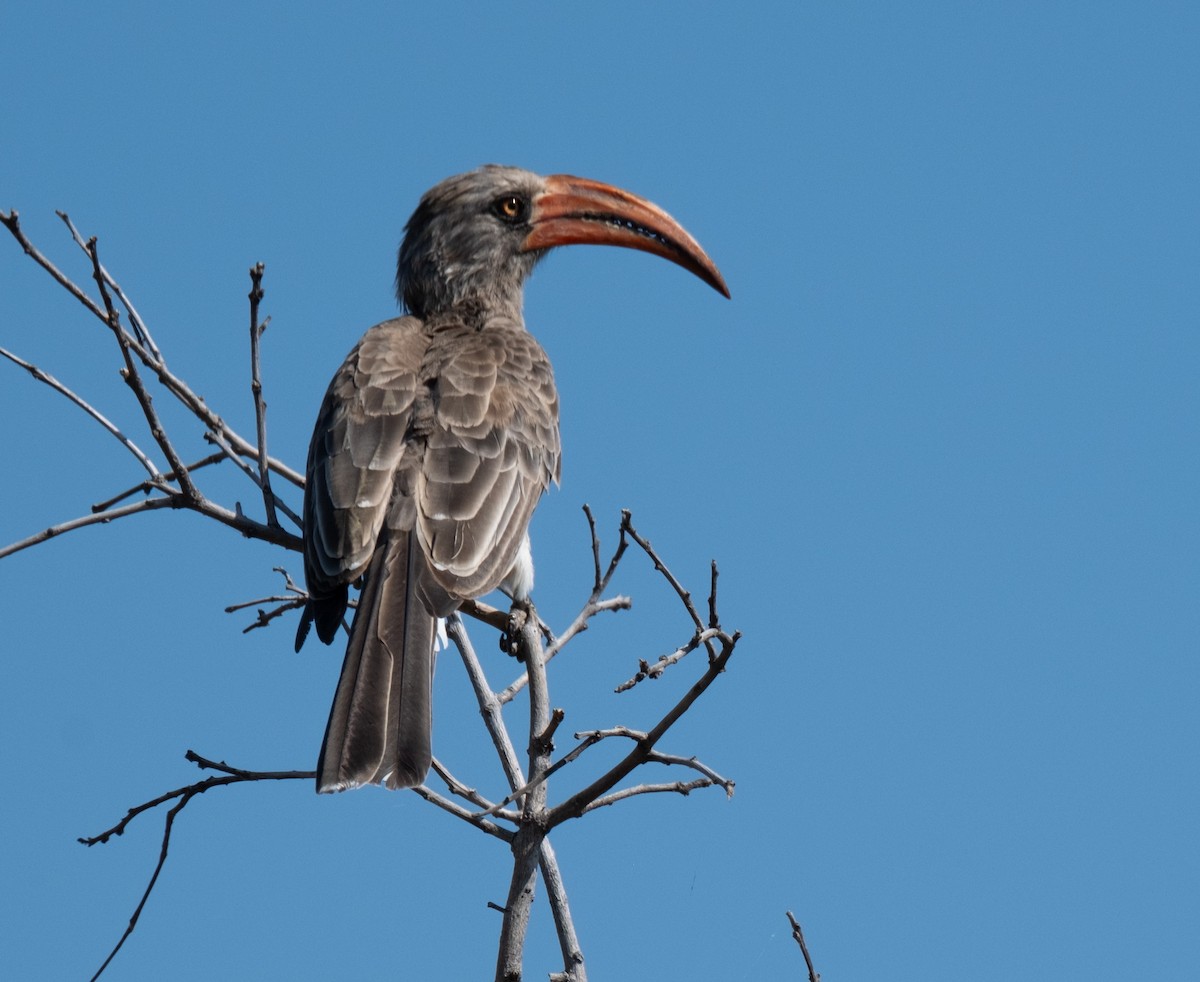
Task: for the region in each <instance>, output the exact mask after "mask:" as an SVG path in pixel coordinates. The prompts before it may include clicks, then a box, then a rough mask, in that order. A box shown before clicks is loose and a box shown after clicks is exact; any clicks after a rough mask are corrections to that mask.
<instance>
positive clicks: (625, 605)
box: [497, 504, 633, 703]
mask: <svg viewBox="0 0 1200 982" xmlns="http://www.w3.org/2000/svg"><path fill="white" fill-rule="evenodd" d="M583 513H584V515H586V516H587V522H588V532H589V534H590V536H591V542H592V563H593V567H594V577H595V578H594V580H593V583H592V592H591V594H590V595H589V596H588V598H587V600H586V601H585V602H584V605H583V607H582V608H581V609H580V611H579V613H578V614H576V615H575V619H574V620H573V621H571V623H570V625H568V627H567V629H566V630H565V631H563V633H562V634H560V635H559V636H558V637H556V638H554V640H553V641H551V642H550V644H549V645H548V647H547V648H546V661H547V662H549V661H550V660H551V659H552V658H554V657H555V656H556V655H557V654H558V653H559V652H560V651H562V650H563V648H565V647H566V645H567V642H569V641H570V640H571V639H572V638H574V637H575V635H577V634H581V633H583V632H584V631H586V630H587V629H588V622H589V621H590V620H591V619H592V618H593V617H595V616H596V614H599V613H602V612H604V611H619V610H629V609H630V607H632V606H633V601H632V600H631V599H630V598H629V597H625V596H617V597H610V598H609V599H607V600H602V599H600V598H601V595H602V594H603V593H604V591H605V590H607V589H608V584H609V583H610V582H611V581H612V577H613V574H614V573H615V572H616V570H617V566H619V565H620V563H621V557H622V556H623V555H624V554H625V550H626V548H628V545H629V543H628V541H627V540H626V538H625V530H624V528H622V529H621V531H620V534H619V536H618V540H617V548H616V550H614V552H613V554H612V558H611V559H610V560H609V563H608V569H607V570H606V571H605V572H604V574H603V575H601V573H600V539H599V536H598V535H597V534H596V520H595V518H594V516H593V515H592V509H591V508H590V507H589V506H588V505H586V504H585V505H584V506H583ZM528 684H529V676H528V673H526V674H523V675H521V676H519V677H518V678H516V679H514V680H513V682H512V683H511V684H510V685H509V686H508V687H507V688H506V689H504V690H503V691H502V692H500V693H499V694H498V695H497V698H498V699H499V700H500V702H501V703H509V702H512V700H513V698H514V697H515V696H516V695H517V693H518V692H520V691H521V690H522V689H523V688H525V686H526V685H528Z"/></svg>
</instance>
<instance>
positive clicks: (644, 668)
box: [613, 628, 721, 692]
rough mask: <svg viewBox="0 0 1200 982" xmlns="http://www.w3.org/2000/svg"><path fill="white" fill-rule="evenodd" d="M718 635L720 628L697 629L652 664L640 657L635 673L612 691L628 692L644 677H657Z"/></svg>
mask: <svg viewBox="0 0 1200 982" xmlns="http://www.w3.org/2000/svg"><path fill="white" fill-rule="evenodd" d="M720 637H721V629H720V628H709V629H708V630H706V631H698V632H697V633H696V634H693V635H692V638H691V640H690V641H688V643H687V644H685V645H683V646H681V647H679V648H676V649H675V650H674V651H672V652H671V653H670V654H669V655H660V656H659V658H658V659H657V660H656V661H655V662H654V664H650V663H649V662H647V661H646V660H645V659H642V660H641V661H640V662H639V668H638V671H637V674H636V675H634V676H633V678H631V679H627V680H626V681H624V682H622V683H621V684H620V685H618V686H617V687H616V688H615V689H614V690H613V691H614V692H628V691H629V690H630V689H632V688H633V687H634V686H635V685H637V684H638V683H639V682H642V681H644V680H645V679H656V678H658V677H659V676H660V675H662V673H663V672H665V671H666V670H667V669H668V668H670V667H671V666H672V665H674V664H675V663H676V662H678V661H680V660H681V659H683V658H684V657H685V656H687V655H689V654H691V653H692V652H693V651H695V650H696V649H697V648H699V647H700V645H702V644H704V645H707V644H709V643H710V642H711V641H713V640H714V639H717V638H720Z"/></svg>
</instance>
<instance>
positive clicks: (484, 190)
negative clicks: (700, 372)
mask: <svg viewBox="0 0 1200 982" xmlns="http://www.w3.org/2000/svg"><path fill="white" fill-rule="evenodd" d="M581 244H591V245H617V246H625V247H627V248H631V249H641V250H642V251H644V252H650V253H654V254H655V255H657V256H662V257H663V258H665V259H669V260H671V261H672V262H674V263H678V264H679V265H680V266H682V267H683V268H684V269H687V270H690V271H691V272H692V273H695V274H696V275H697V276H699V277H700V278H701V279H702V280H704V281H705V282H706V283H708V284H709V285H710V286H711V287H713V288H714V289H715V290H718V291H720V292H721V293H723V294H724V295H725V296H729V290H728V289H727V288H726V286H725V281H724V279H722V277H721V273H720V272H719V271H718V269H717V267H716V266H715V265H714V264H713V261H712V260H711V259H709V258H708V256H707V255H705V252H704V250H703V249H701V248H700V245H699V243H697V242H696V240H695V239H693V238H692V237H691V236H690V235H688V233H687V232H685V231H684V229H683V227H682V226H681V225H680V224H679V223H678V222H677V221H675V219H673V218H672V217H671V216H670V215H668V214H667V213H666V212H665V211H663V210H662V209H661V208H659V207H658V206H657V205H655V204H652V203H651V202H649V201H646V200H645V199H643V198H639V197H637V196H636V195H633V194H630V193H629V192H628V191H622V190H621V189H620V188H615V187H612V186H611V185H608V184H601V183H600V182H598V181H590V180H587V179H586V178H581V177H571V176H569V175H567V174H553V175H551V176H549V177H541V176H540V175H538V174H533V173H530V172H529V171H525V170H520V169H518V168H515V167H500V166H497V165H495V164H489V165H487V166H485V167H481V168H479V169H478V170H474V171H471V172H469V173H466V174H459V175H457V176H455V177H451V178H448V179H446V180H445V181H442V183H441V184H439V185H437V186H436V187H434V188H432V189H431V190H429V191H428V192H426V194H425V196H424V197H423V198H422V199H421V203H420V204H419V205H418V206H417V210H416V211H415V212H413V215H412V218H410V219H409V220H408V225H407V226H406V228H405V234H404V241H403V243H401V245H400V257H399V262H398V265H397V271H396V292H397V295H398V296H399V298H400V302H401V303H402V304H403V305H404V307H405V308H406V309H407V310H409V311H411V312H412V313H414V314H416V315H417V316H419V317H427V316H429V315H430V314H433V313H436V312H438V311H441V310H446V309H449V308H450V307H451V306H453V305H455V304H457V303H461V302H463V301H467V300H473V301H478V302H481V303H483V304H484V305H485V306H486V307H488V308H489V309H495V310H511V311H512V312H513V313H516V314H519V313H520V309H521V289H522V287H523V286H524V283H525V280H526V278H527V277H528V276H529V274H530V273H531V272H532V271H533V267H534V266H535V265H537V262H538V260H539V259H540V258H541V257H542V256H544V255H545V254H546V252H547V251H548V250H549V249H551V248H553V247H554V246H560V245H581Z"/></svg>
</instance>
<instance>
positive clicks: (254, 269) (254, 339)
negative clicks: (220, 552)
mask: <svg viewBox="0 0 1200 982" xmlns="http://www.w3.org/2000/svg"><path fill="white" fill-rule="evenodd" d="M264 269H266V267H265V266H264V265H263V264H262V263H256V264H255V265H253V266H251V267H250V391H251V393H252V394H253V396H254V424H255V433H256V435H257V437H258V486H259V487H260V488H261V489H262V496H263V508H264V509H265V510H266V513H267V524H268V525H271V526H278V525H279V519H278V518H277V517H276V516H275V494H274V492H273V491H272V490H271V468H270V465H269V464H268V463H267V459H268V458H267V403H266V400H264V399H263V387H262V371H261V365H260V362H261V359H260V358H259V342H260V341H261V340H262V336H263V332H264V331H265V330H266V329H267V321H264V322H262V323H259V320H258V305H259V303H260V302H261V301H262V298H263V289H262V278H263V270H264ZM268 321H269V318H268Z"/></svg>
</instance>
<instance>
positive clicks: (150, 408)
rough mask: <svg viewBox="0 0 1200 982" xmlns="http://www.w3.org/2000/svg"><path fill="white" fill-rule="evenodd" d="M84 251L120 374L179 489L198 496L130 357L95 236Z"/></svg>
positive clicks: (195, 498) (129, 340)
mask: <svg viewBox="0 0 1200 982" xmlns="http://www.w3.org/2000/svg"><path fill="white" fill-rule="evenodd" d="M87 252H88V255H90V256H91V257H92V277H93V279H95V281H96V285H97V287H99V289H100V298H101V300H103V301H104V311H105V316H104V322H105V323H106V324H107V325H108V327H109V330H111V331H112V332H113V335H114V336H115V337H116V339H117V344H118V345H119V346H120V348H121V356H122V357H123V358H124V359H125V369H124V371H122V372H121V377H122V378H123V379H125V382H126V384H127V385H128V386H129V387H130V389H132V390H133V394H134V396H135V397H136V398H137V401H138V405H140V406H141V407H142V414H143V415H144V416H145V417H146V422H147V424H148V425H149V426H150V433H151V435H152V436H153V437H154V442H155V443H157V444H158V446H159V449H160V450H162V452H163V454H164V455H165V456H166V458H167V463H168V464H170V465H171V470H173V471H174V472H175V473H176V474H177V475H178V480H179V488H180V491H181V492H182V493H183V494H184V495H185V496H186V497H187V498H188V499H189V500H192V501H198V500H200V498H201V495H200V491H199V490H198V489H197V488H196V486H195V484H193V483H192V479H191V476H190V475H189V474H188V472H187V468H186V467H184V464H183V461H182V460H180V458H179V454H178V453H177V452H176V450H175V446H174V444H173V443H172V442H171V439H170V437H168V436H167V431H166V430H165V429H164V428H163V425H162V421H161V420H160V419H159V418H158V412H157V410H155V408H154V401H153V400H152V399H151V398H150V393H149V392H147V391H146V386H145V385H144V384H143V382H142V377H141V375H140V374H139V373H138V369H137V363H136V362H135V361H134V360H133V356H132V354H131V351H130V349H131V347H132V345H133V344H134V343H136V342H135V341H134V339H133V338H131V337H130V336H129V334H128V333H127V332H126V330H125V329H124V328H123V327H122V326H121V315H120V314H118V313H117V310H116V308H115V307H113V303H112V298H111V297H110V296H109V293H108V284H107V283H106V282H105V278H104V273H103V272H102V270H101V267H100V247H99V245H98V244H97V241H96V237H95V236H92V237H91V238H90V239H88V241H87Z"/></svg>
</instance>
